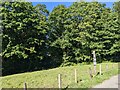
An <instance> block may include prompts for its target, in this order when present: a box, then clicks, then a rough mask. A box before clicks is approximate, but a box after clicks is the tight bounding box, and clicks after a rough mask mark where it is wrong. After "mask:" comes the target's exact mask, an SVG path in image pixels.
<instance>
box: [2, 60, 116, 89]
mask: <svg viewBox="0 0 120 90" xmlns="http://www.w3.org/2000/svg"><path fill="white" fill-rule="evenodd" d="M106 64H108V71H106ZM112 65H113V63H110V62H109V63H102V72H103V73H102V75H99V74H98V75H94V77H93V78H92V79H91V78H90V75H89V67H92V70H93V65H92V64H91V65H82V64H81V65H76V66H69V67H68V66H67V67H60V68H54V69H49V70H42V71H35V72H28V73H21V74H14V75H9V76H4V77H1V80H2V88H23V85H24V83H25V82H26V83H27V87H28V88H58V74H61V78H62V88H66V87H67V86H68V88H90V87H92V86H94V85H96V84H98V83H100V82H102V81H103V80H106V79H108V78H110V77H111V76H113V75H116V74H118V63H114V68H113V66H112ZM75 69H76V70H77V82H78V83H75V76H74V71H75ZM97 72H99V64H97Z"/></svg>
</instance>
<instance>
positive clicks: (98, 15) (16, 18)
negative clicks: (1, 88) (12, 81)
mask: <svg viewBox="0 0 120 90" xmlns="http://www.w3.org/2000/svg"><path fill="white" fill-rule="evenodd" d="M1 5H2V7H1V8H0V11H1V13H0V16H1V17H2V20H1V21H2V27H3V28H2V32H3V33H2V35H1V34H0V35H1V36H2V54H1V55H2V58H3V60H2V62H3V67H2V70H3V75H7V74H13V73H19V72H25V71H33V70H41V69H48V68H53V67H58V66H66V65H74V64H78V63H82V62H86V63H90V62H92V51H93V50H95V51H96V56H97V62H102V61H105V60H108V61H119V58H120V56H119V54H120V27H119V25H120V19H119V13H120V10H119V7H120V3H119V2H115V3H114V5H113V8H106V7H105V4H101V3H99V2H90V3H89V2H74V3H73V4H72V5H71V6H69V7H66V6H64V5H58V6H57V7H55V8H54V9H53V11H52V12H51V13H49V11H48V10H47V9H46V6H45V5H42V4H38V5H36V6H33V5H32V3H30V2H16V1H15V2H3V3H2V4H1Z"/></svg>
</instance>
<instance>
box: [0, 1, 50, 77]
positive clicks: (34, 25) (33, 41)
mask: <svg viewBox="0 0 120 90" xmlns="http://www.w3.org/2000/svg"><path fill="white" fill-rule="evenodd" d="M1 12H2V13H1V16H2V26H3V36H2V37H3V42H2V46H3V48H2V52H3V53H2V57H3V75H6V74H11V73H18V72H24V71H32V70H37V69H41V68H42V64H41V60H43V58H44V55H45V53H44V52H45V51H44V49H45V45H46V44H45V43H46V42H45V40H46V34H47V26H46V25H47V23H46V15H47V14H48V11H47V10H46V8H45V6H44V5H37V6H36V7H33V6H32V3H29V2H3V3H2V8H1Z"/></svg>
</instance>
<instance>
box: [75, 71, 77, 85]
mask: <svg viewBox="0 0 120 90" xmlns="http://www.w3.org/2000/svg"><path fill="white" fill-rule="evenodd" d="M75 83H77V71H76V69H75Z"/></svg>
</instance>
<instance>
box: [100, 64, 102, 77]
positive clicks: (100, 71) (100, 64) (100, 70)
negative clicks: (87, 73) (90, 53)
mask: <svg viewBox="0 0 120 90" xmlns="http://www.w3.org/2000/svg"><path fill="white" fill-rule="evenodd" d="M101 73H102V67H101V64H100V75H101Z"/></svg>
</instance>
